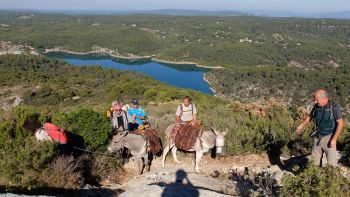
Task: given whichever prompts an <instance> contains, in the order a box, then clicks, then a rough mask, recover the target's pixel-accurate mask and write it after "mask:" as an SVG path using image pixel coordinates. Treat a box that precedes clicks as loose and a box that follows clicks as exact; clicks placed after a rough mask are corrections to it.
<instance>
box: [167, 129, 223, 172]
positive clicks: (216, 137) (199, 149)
mask: <svg viewBox="0 0 350 197" xmlns="http://www.w3.org/2000/svg"><path fill="white" fill-rule="evenodd" d="M174 127H175V125H170V126H168V127H167V128H166V130H165V132H164V133H165V136H166V145H165V148H164V151H163V160H162V166H163V167H164V165H165V157H166V155H167V154H168V152H169V150H170V149H172V150H171V152H172V154H173V158H174V161H175V162H176V163H180V161H179V160H178V159H177V157H176V150H177V147H176V146H175V144H174V142H173V139H172V138H171V137H170V135H171V132H172V131H173V128H174ZM227 132H228V129H226V130H225V131H224V132H220V131H217V130H215V129H212V130H211V131H203V134H202V136H201V137H200V138H198V139H197V141H196V143H195V144H194V145H193V147H192V148H191V149H189V150H186V151H190V152H196V159H195V167H194V170H195V172H196V173H199V162H200V160H201V159H202V156H203V154H204V153H206V152H208V151H209V149H211V148H213V147H216V153H217V154H221V153H222V147H223V146H224V142H225V138H224V137H225V135H226V134H227Z"/></svg>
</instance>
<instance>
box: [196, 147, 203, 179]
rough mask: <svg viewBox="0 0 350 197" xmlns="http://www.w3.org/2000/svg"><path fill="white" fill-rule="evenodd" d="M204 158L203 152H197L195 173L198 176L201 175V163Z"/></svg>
mask: <svg viewBox="0 0 350 197" xmlns="http://www.w3.org/2000/svg"><path fill="white" fill-rule="evenodd" d="M202 156H203V152H202V151H196V161H195V167H194V171H196V173H198V174H199V162H200V161H201V159H202Z"/></svg>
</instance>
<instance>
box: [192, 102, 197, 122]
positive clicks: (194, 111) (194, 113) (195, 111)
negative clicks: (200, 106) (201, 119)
mask: <svg viewBox="0 0 350 197" xmlns="http://www.w3.org/2000/svg"><path fill="white" fill-rule="evenodd" d="M192 105H193V109H192V110H193V117H192V124H193V125H197V108H196V106H195V105H194V104H192Z"/></svg>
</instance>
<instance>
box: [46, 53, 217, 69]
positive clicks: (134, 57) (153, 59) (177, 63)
mask: <svg viewBox="0 0 350 197" xmlns="http://www.w3.org/2000/svg"><path fill="white" fill-rule="evenodd" d="M51 52H64V53H68V54H73V55H89V54H108V55H109V56H111V57H114V58H118V59H124V60H130V61H137V60H150V61H153V62H156V63H164V64H174V65H194V66H196V67H199V68H207V69H224V67H221V66H204V65H200V64H198V63H196V62H176V61H169V60H163V59H158V58H155V56H154V55H152V56H122V55H115V54H112V53H110V52H100V51H88V52H75V51H69V50H63V49H45V51H44V52H43V53H44V54H45V53H51Z"/></svg>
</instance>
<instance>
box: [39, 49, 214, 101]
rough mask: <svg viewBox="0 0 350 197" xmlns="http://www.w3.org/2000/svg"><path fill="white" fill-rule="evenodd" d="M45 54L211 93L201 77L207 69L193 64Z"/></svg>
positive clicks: (103, 56) (96, 55)
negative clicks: (134, 72)
mask: <svg viewBox="0 0 350 197" xmlns="http://www.w3.org/2000/svg"><path fill="white" fill-rule="evenodd" d="M46 56H48V57H53V58H60V59H64V61H66V62H67V63H69V64H72V65H76V66H82V65H100V66H102V67H104V68H115V69H118V70H124V71H136V72H139V73H143V74H146V75H148V76H151V77H152V78H154V79H156V80H158V81H160V82H163V83H166V84H169V85H172V86H176V87H179V88H188V89H192V90H197V91H201V92H204V93H206V94H210V95H212V94H213V92H212V91H211V90H210V86H209V84H208V83H207V82H206V81H205V80H204V78H203V77H204V74H205V73H206V72H208V71H209V69H206V68H200V67H197V66H195V65H175V64H165V63H157V62H153V61H151V60H138V61H128V60H122V59H117V58H114V57H111V56H109V55H101V54H88V55H73V54H68V53H63V52H50V53H47V54H46Z"/></svg>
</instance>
